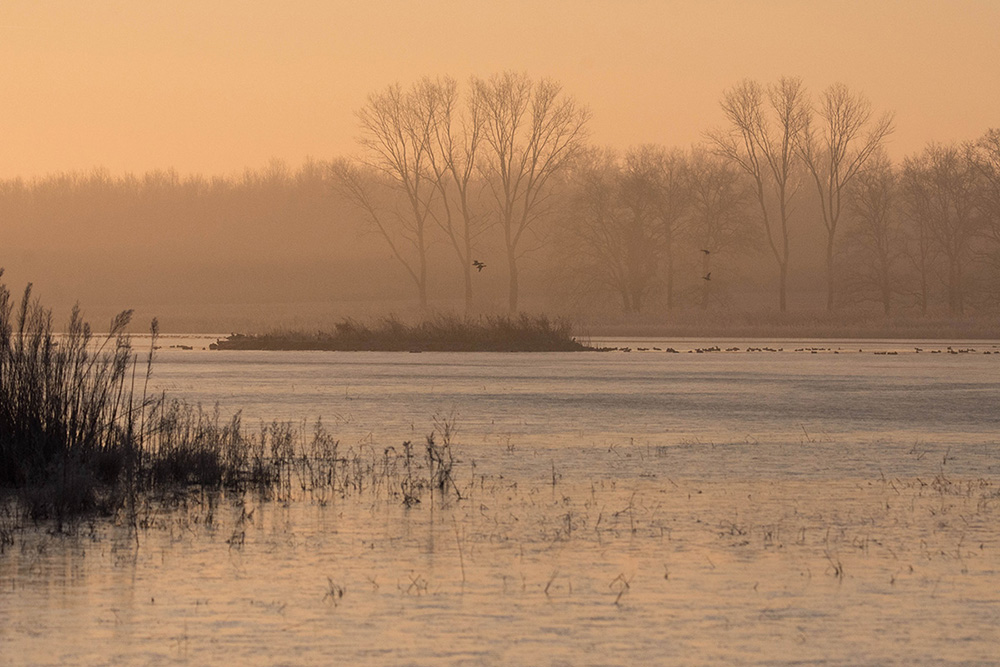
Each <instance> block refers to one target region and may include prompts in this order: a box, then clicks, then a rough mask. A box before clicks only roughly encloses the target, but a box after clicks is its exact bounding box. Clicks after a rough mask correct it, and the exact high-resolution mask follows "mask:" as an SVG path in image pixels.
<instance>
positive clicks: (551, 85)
mask: <svg viewBox="0 0 1000 667" xmlns="http://www.w3.org/2000/svg"><path fill="white" fill-rule="evenodd" d="M473 86H474V94H473V104H474V106H475V107H476V109H477V111H476V113H477V114H479V117H480V118H481V120H482V123H483V140H484V141H485V145H484V148H485V149H487V150H485V155H483V156H482V159H481V160H480V165H481V169H482V173H483V176H484V177H485V179H486V182H487V183H488V185H489V190H490V193H491V194H492V198H493V200H494V202H495V207H496V214H497V215H496V218H497V222H498V223H499V225H500V227H501V229H502V231H503V236H504V247H505V250H506V255H507V270H508V277H509V290H508V308H509V310H510V312H512V313H513V312H516V311H517V308H518V273H517V269H518V266H517V261H518V259H519V258H520V257H521V256H522V254H523V253H524V252H525V249H524V247H523V241H524V234H525V232H527V231H529V230H531V229H532V228H533V226H534V225H535V223H536V222H537V221H538V220H539V219H540V218H541V217H542V216H543V215H544V214H545V213H547V212H548V208H549V207H548V203H549V195H550V188H549V186H550V181H551V180H552V178H553V176H554V175H555V174H557V173H558V172H559V170H560V169H561V168H562V167H563V165H564V164H566V162H567V160H569V159H570V158H572V157H573V155H574V154H575V153H576V152H577V151H578V150H579V149H580V147H581V146H582V145H583V141H584V139H585V126H586V124H587V120H588V119H589V117H590V113H589V111H587V110H586V109H584V108H581V107H580V106H579V105H578V104H577V103H576V101H575V100H573V98H571V97H567V96H566V95H563V94H562V88H561V87H560V86H559V85H558V84H557V83H555V82H554V81H551V80H549V79H542V80H540V81H537V82H532V80H531V79H530V78H528V76H527V75H526V74H517V73H514V72H505V73H503V74H498V75H495V76H493V77H491V78H489V79H473Z"/></svg>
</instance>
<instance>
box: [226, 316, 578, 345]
mask: <svg viewBox="0 0 1000 667" xmlns="http://www.w3.org/2000/svg"><path fill="white" fill-rule="evenodd" d="M213 349H220V350H340V351H362V350H365V351H404V352H405V351H443V352H541V351H545V352H558V351H567V352H569V351H577V350H585V349H587V348H586V346H584V345H582V344H581V343H579V342H577V341H576V340H575V339H574V338H573V337H572V335H571V331H570V325H569V323H568V322H564V321H562V320H552V319H549V318H548V317H545V316H544V315H543V316H537V317H531V316H528V315H520V316H517V317H508V316H484V317H480V318H475V319H474V318H461V317H456V316H453V315H438V316H436V317H434V318H432V319H429V320H425V321H423V322H419V323H417V324H406V323H404V322H401V321H400V320H399V319H397V318H395V317H386V318H382V319H381V320H378V321H376V322H375V323H373V324H365V323H363V322H358V321H357V320H353V319H346V320H343V321H342V322H338V323H337V324H336V325H335V328H334V330H333V331H325V332H324V331H320V332H316V333H308V332H302V331H276V332H272V333H266V334H254V335H244V334H233V335H231V336H229V337H228V338H225V339H223V340H220V341H218V342H216V343H215V344H214V345H213Z"/></svg>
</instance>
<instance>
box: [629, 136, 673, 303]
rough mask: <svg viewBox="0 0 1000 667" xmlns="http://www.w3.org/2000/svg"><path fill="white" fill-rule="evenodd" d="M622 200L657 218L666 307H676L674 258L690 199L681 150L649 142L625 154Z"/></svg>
mask: <svg viewBox="0 0 1000 667" xmlns="http://www.w3.org/2000/svg"><path fill="white" fill-rule="evenodd" d="M624 167H625V168H624V173H623V179H624V180H623V183H622V188H623V193H622V194H623V200H624V202H625V203H626V204H627V205H630V206H633V207H641V208H642V209H646V210H645V211H641V210H637V211H636V215H637V216H638V215H640V214H643V215H649V216H651V217H652V219H653V220H654V221H655V226H656V231H657V236H658V241H659V243H658V245H659V250H660V253H661V255H662V257H663V260H664V261H663V269H662V275H663V279H664V289H665V290H666V299H667V301H666V306H667V310H672V309H673V307H674V260H675V253H676V249H677V245H678V242H679V240H680V237H681V235H682V234H683V233H684V229H683V227H684V222H685V219H686V211H687V207H688V205H689V202H690V197H689V192H688V183H687V163H686V160H685V156H684V154H683V153H682V152H681V151H679V150H667V149H665V148H663V147H662V146H655V145H652V144H646V145H644V146H639V147H637V148H633V149H631V150H629V151H628V153H626V154H625V165H624Z"/></svg>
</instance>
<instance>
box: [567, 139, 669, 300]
mask: <svg viewBox="0 0 1000 667" xmlns="http://www.w3.org/2000/svg"><path fill="white" fill-rule="evenodd" d="M630 167H634V164H633V165H628V166H627V162H626V163H624V164H623V162H622V160H621V159H620V158H619V156H618V155H617V154H616V153H615V152H614V151H612V150H599V149H594V150H589V151H587V152H586V153H585V154H583V155H581V156H579V157H578V158H577V160H575V164H574V169H573V173H572V176H571V179H570V183H571V185H570V194H569V196H568V198H567V205H566V207H565V209H564V215H563V216H562V218H563V222H564V227H565V231H566V238H565V239H563V241H564V242H563V243H561V244H560V249H561V251H560V254H562V255H564V256H565V259H564V260H563V263H564V264H565V265H566V266H567V267H568V268H569V269H570V271H571V272H572V274H573V276H572V279H573V281H574V283H576V285H577V288H578V289H580V290H583V291H585V293H586V294H587V295H588V296H590V297H592V296H593V294H595V293H598V292H603V291H610V292H611V293H613V294H614V295H615V296H616V297H617V298H618V299H619V300H620V302H621V305H622V310H623V311H624V312H625V313H626V314H632V313H638V312H640V311H641V310H642V308H643V305H644V303H645V301H646V299H647V297H648V296H649V295H650V294H651V293H652V292H653V290H654V289H655V288H656V281H657V269H658V266H659V259H660V245H661V230H660V229H659V224H658V221H657V216H656V210H655V197H656V191H655V189H654V187H653V185H652V183H651V179H650V178H649V177H650V174H649V172H648V171H647V172H638V173H636V172H635V171H633V170H632V169H631V168H630Z"/></svg>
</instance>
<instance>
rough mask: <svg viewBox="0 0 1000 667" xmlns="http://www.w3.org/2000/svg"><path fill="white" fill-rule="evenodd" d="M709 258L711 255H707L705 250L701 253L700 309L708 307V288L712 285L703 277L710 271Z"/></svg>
mask: <svg viewBox="0 0 1000 667" xmlns="http://www.w3.org/2000/svg"><path fill="white" fill-rule="evenodd" d="M710 258H711V255H709V254H708V253H707V252H705V253H702V255H701V275H702V281H701V309H702V310H705V309H707V308H708V295H709V290H710V289H711V287H712V281H711V280H705V279H704V278H705V277H706V276H708V275H709V273H711V271H712V269H711V266H710V264H709V259H710Z"/></svg>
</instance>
